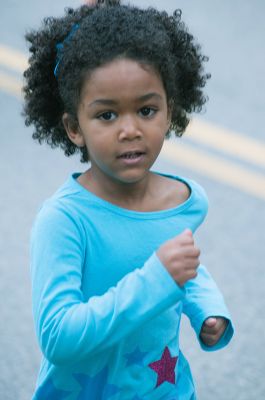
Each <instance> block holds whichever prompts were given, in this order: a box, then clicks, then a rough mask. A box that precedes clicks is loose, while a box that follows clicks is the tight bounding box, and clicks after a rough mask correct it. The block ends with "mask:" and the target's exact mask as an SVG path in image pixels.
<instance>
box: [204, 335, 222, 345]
mask: <svg viewBox="0 0 265 400" xmlns="http://www.w3.org/2000/svg"><path fill="white" fill-rule="evenodd" d="M200 338H201V340H202V341H203V343H204V344H206V345H207V346H214V345H215V344H216V343H217V342H218V340H219V338H218V337H217V336H215V335H210V334H206V333H201V335H200Z"/></svg>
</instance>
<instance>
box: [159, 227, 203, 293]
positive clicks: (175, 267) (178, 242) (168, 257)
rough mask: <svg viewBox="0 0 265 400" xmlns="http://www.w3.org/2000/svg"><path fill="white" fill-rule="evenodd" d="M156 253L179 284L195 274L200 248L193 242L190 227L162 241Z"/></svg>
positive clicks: (198, 262)
mask: <svg viewBox="0 0 265 400" xmlns="http://www.w3.org/2000/svg"><path fill="white" fill-rule="evenodd" d="M156 254H157V256H158V258H159V259H160V261H161V262H162V264H163V265H164V266H165V268H166V269H167V270H168V272H169V273H170V275H171V276H172V278H173V279H174V280H175V282H176V283H177V284H178V285H179V286H183V285H184V284H185V282H187V281H188V280H189V279H193V278H195V277H196V276H197V268H198V266H199V265H200V261H199V256H200V250H199V249H198V248H197V247H196V246H195V244H194V239H193V235H192V232H191V230H190V229H185V231H184V232H182V233H181V234H180V235H178V236H176V237H174V238H173V239H170V240H168V241H167V242H165V243H163V244H162V245H161V246H160V247H159V249H158V250H157V252H156Z"/></svg>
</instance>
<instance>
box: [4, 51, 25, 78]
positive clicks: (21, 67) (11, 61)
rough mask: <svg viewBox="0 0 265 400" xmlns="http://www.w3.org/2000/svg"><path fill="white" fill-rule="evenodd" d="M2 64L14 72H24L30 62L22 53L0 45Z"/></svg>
mask: <svg viewBox="0 0 265 400" xmlns="http://www.w3.org/2000/svg"><path fill="white" fill-rule="evenodd" d="M0 64H1V65H3V66H5V67H7V68H11V69H13V70H14V71H18V72H23V71H25V69H26V68H27V67H28V60H27V57H26V56H25V55H24V54H23V53H21V52H20V51H18V50H13V49H11V48H9V47H7V46H3V45H0Z"/></svg>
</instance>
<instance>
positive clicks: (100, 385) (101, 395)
mask: <svg viewBox="0 0 265 400" xmlns="http://www.w3.org/2000/svg"><path fill="white" fill-rule="evenodd" d="M74 377H75V378H76V380H77V381H78V383H79V384H80V385H81V387H82V389H81V391H80V392H79V395H78V397H77V400H85V399H89V398H90V397H91V394H93V396H94V398H95V399H102V400H107V399H109V398H110V397H111V396H114V394H116V393H118V392H119V391H120V390H119V388H118V387H117V386H116V385H111V384H108V383H107V379H108V368H107V367H105V368H103V369H102V370H101V371H100V372H99V373H98V374H96V375H94V376H93V377H91V376H89V375H85V374H74Z"/></svg>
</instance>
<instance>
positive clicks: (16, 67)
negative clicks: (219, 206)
mask: <svg viewBox="0 0 265 400" xmlns="http://www.w3.org/2000/svg"><path fill="white" fill-rule="evenodd" d="M27 65H28V64H27V58H26V56H25V55H24V54H23V53H21V52H19V51H16V50H13V49H10V48H8V47H6V46H1V45H0V67H1V66H2V67H4V68H7V69H8V70H12V71H14V72H16V73H19V74H20V77H19V78H16V77H15V76H12V75H10V74H9V73H6V72H4V71H3V70H1V69H0V90H2V91H5V92H7V93H9V94H11V95H14V96H16V97H17V98H19V99H21V86H22V84H21V74H22V72H23V71H24V70H25V69H26V68H27ZM185 137H186V138H187V139H185V138H183V139H175V140H169V141H165V144H164V146H163V149H162V156H164V157H165V158H166V159H167V160H169V161H171V162H172V163H173V164H176V165H182V166H185V167H186V168H188V169H192V170H194V171H196V172H198V173H199V174H203V175H204V176H207V177H209V178H211V179H214V180H215V181H218V182H221V183H223V184H227V185H230V186H232V187H234V188H236V189H239V190H241V191H243V192H245V193H247V194H250V195H252V196H255V197H257V198H259V199H262V200H265V143H263V142H261V141H258V140H255V139H250V138H248V137H246V136H243V135H240V134H238V133H235V132H232V131H229V130H225V129H223V128H221V127H217V126H215V125H212V124H209V123H206V122H204V121H202V120H200V119H194V120H193V121H192V122H191V124H190V125H189V127H188V129H187V132H186V134H185ZM196 143H199V145H200V148H198V146H197V147H196ZM203 146H207V148H211V149H213V150H214V151H215V152H216V151H217V152H218V155H216V154H213V153H212V154H211V153H210V152H209V150H203ZM227 156H230V159H228V158H227ZM240 161H243V162H244V164H246V166H244V165H242V163H240Z"/></svg>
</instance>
